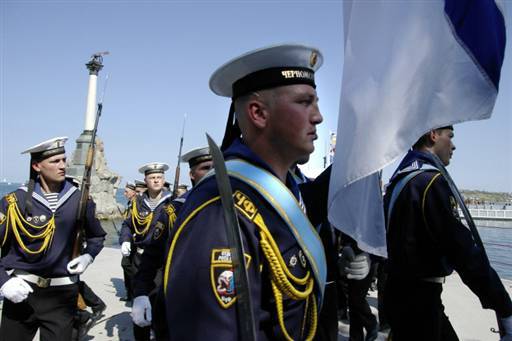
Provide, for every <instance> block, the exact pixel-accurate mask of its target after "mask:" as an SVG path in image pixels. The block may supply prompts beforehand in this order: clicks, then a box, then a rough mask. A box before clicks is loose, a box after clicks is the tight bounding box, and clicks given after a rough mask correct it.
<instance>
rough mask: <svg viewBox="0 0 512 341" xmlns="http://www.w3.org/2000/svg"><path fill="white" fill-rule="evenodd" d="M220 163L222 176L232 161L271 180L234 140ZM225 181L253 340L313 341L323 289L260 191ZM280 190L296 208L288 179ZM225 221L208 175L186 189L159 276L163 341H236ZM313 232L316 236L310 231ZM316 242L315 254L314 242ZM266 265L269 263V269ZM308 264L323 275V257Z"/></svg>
mask: <svg viewBox="0 0 512 341" xmlns="http://www.w3.org/2000/svg"><path fill="white" fill-rule="evenodd" d="M225 157H226V159H227V160H228V162H227V165H228V170H229V169H230V168H229V163H230V162H231V161H234V160H237V161H240V160H243V161H241V162H242V163H244V162H245V163H246V164H248V165H252V166H253V167H257V168H258V169H260V170H264V172H265V174H267V175H266V176H268V177H272V178H274V179H277V178H275V177H274V176H273V175H272V174H273V173H272V170H271V169H270V167H269V166H268V165H267V164H266V163H265V162H263V161H262V160H261V159H260V158H259V157H258V156H256V155H255V154H254V153H253V152H252V151H251V150H250V149H249V148H248V147H247V146H246V145H245V144H244V143H243V142H242V141H241V140H240V139H236V140H235V142H234V143H233V144H232V145H231V147H230V148H228V149H227V150H226V151H225ZM230 180H231V186H232V189H233V199H234V203H235V207H236V213H237V215H238V220H239V224H240V230H241V235H242V240H243V244H244V249H245V262H246V266H247V268H248V269H247V271H248V279H249V293H250V295H251V299H252V304H253V312H254V318H255V328H256V336H257V339H258V340H270V339H287V338H288V339H289V338H293V339H294V340H302V339H305V338H307V337H308V338H311V337H312V336H313V335H314V334H315V330H316V324H317V318H318V317H317V311H318V303H319V302H318V301H317V296H318V293H319V292H321V291H322V290H323V285H322V288H320V287H319V285H318V284H317V282H316V280H315V276H314V274H313V270H312V268H313V266H312V265H311V264H312V262H311V261H310V258H308V257H306V255H305V254H306V250H304V249H303V248H301V246H300V245H299V243H298V241H297V239H295V237H294V235H293V234H292V233H291V232H290V228H289V227H288V226H287V224H286V223H285V222H284V220H283V219H282V218H281V216H280V215H279V214H278V212H277V210H276V208H274V207H273V206H272V205H271V204H270V203H269V201H267V200H266V199H264V197H263V195H262V194H261V193H262V192H261V191H263V189H260V191H258V190H256V189H255V187H252V186H251V185H249V184H248V183H247V182H244V181H242V180H241V179H240V178H239V177H235V176H233V174H232V173H231V172H230ZM278 181H279V180H278ZM260 184H261V185H263V184H262V183H260ZM283 186H284V185H283ZM286 187H288V189H289V190H290V191H291V193H293V194H290V195H293V196H294V201H295V202H296V205H297V207H299V206H298V205H299V204H298V200H299V196H300V194H299V191H298V187H297V184H296V183H295V181H294V180H293V178H292V176H291V175H288V178H287V183H286ZM298 210H300V208H298ZM300 212H301V214H303V213H302V211H300ZM224 219H225V218H224V213H223V208H222V204H221V201H220V198H219V193H218V189H217V183H216V181H215V177H214V176H209V177H208V176H207V177H205V178H203V179H202V180H201V182H199V184H197V185H196V186H195V187H194V188H193V189H192V190H191V193H190V195H189V196H188V198H187V201H186V203H185V204H184V206H183V207H182V209H181V211H180V215H179V216H178V219H177V221H176V224H175V227H174V229H173V232H172V236H171V240H172V241H171V245H170V250H169V253H168V257H167V261H166V268H165V273H164V276H165V277H164V286H165V296H166V308H167V321H168V328H169V333H170V337H169V340H185V339H187V340H203V339H216V340H235V339H240V335H239V330H238V328H237V317H236V296H235V291H234V287H233V286H234V279H233V271H232V264H231V253H230V250H229V244H228V242H227V237H226V233H225V227H224ZM311 228H312V227H311ZM312 229H313V228H312ZM313 232H314V233H315V234H316V231H314V229H313ZM316 238H317V239H318V242H319V243H320V248H321V242H320V241H319V237H318V235H316ZM321 252H322V255H323V250H321ZM269 259H273V260H274V261H275V263H273V264H272V265H271V263H269ZM314 262H316V263H315V264H318V263H320V262H323V264H321V266H323V267H324V268H325V258H324V259H322V260H320V261H318V260H316V261H314ZM278 275H279V276H280V277H279V280H277V279H276V276H278ZM323 280H325V277H323ZM285 285H287V286H288V291H287V292H286V291H285V289H284V288H283V286H285ZM320 299H321V298H320ZM281 309H282V310H281Z"/></svg>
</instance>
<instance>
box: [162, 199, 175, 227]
mask: <svg viewBox="0 0 512 341" xmlns="http://www.w3.org/2000/svg"><path fill="white" fill-rule="evenodd" d="M164 209H165V212H166V213H167V215H168V216H169V226H168V228H169V231H171V229H172V227H173V226H174V223H175V222H176V209H175V208H174V206H173V205H172V204H170V205H167V206H165V207H164Z"/></svg>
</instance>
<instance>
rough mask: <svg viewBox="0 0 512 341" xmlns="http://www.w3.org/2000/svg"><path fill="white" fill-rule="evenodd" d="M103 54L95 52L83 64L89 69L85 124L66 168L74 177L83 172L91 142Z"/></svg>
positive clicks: (79, 175)
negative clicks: (71, 163)
mask: <svg viewBox="0 0 512 341" xmlns="http://www.w3.org/2000/svg"><path fill="white" fill-rule="evenodd" d="M103 54H105V53H96V54H94V55H93V56H92V58H91V60H90V61H89V62H88V63H87V64H85V66H86V67H87V69H88V70H89V87H88V91H87V107H86V109H85V125H84V131H83V132H82V134H80V136H79V137H78V139H77V140H76V150H75V153H74V155H73V166H74V167H70V168H69V169H68V174H69V175H71V176H74V177H81V176H82V175H83V173H84V165H85V159H86V158H87V151H88V150H89V145H90V144H91V138H92V130H93V129H94V123H95V122H94V121H95V119H96V110H97V107H98V102H97V95H96V94H97V90H98V72H99V71H100V70H101V69H102V68H103V64H102V62H103Z"/></svg>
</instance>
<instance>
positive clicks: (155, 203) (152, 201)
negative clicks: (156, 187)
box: [147, 198, 160, 211]
mask: <svg viewBox="0 0 512 341" xmlns="http://www.w3.org/2000/svg"><path fill="white" fill-rule="evenodd" d="M159 201H160V199H151V198H148V200H147V203H148V205H149V208H150V209H151V211H154V210H155V208H156V207H157V206H158V202H159Z"/></svg>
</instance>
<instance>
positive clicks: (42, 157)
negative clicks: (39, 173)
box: [30, 147, 66, 162]
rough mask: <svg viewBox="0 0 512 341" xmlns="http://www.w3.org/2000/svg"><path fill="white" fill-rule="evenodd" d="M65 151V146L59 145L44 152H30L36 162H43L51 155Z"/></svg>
mask: <svg viewBox="0 0 512 341" xmlns="http://www.w3.org/2000/svg"><path fill="white" fill-rule="evenodd" d="M65 152H66V151H65V150H64V147H57V148H53V149H50V150H43V151H42V152H36V153H30V157H31V158H32V160H33V161H35V162H41V161H43V160H45V159H47V158H49V157H52V156H54V155H59V154H64V153H65Z"/></svg>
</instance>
